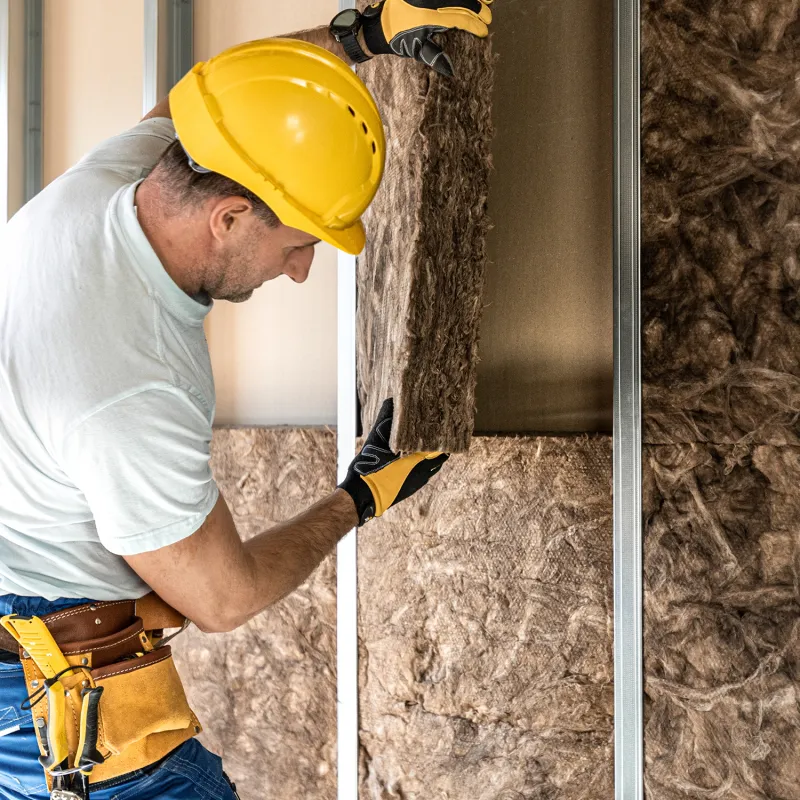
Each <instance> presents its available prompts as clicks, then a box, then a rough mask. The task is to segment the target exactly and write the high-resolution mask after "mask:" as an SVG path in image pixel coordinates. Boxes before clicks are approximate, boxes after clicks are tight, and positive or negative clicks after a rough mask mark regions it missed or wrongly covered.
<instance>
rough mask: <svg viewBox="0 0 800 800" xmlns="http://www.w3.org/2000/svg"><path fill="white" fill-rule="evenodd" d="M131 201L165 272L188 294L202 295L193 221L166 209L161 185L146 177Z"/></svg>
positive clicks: (201, 277)
mask: <svg viewBox="0 0 800 800" xmlns="http://www.w3.org/2000/svg"><path fill="white" fill-rule="evenodd" d="M134 203H135V205H136V216H137V219H138V221H139V225H140V227H141V229H142V232H143V233H144V235H145V236H146V237H147V240H148V241H149V242H150V246H151V247H152V248H153V250H154V251H155V254H156V255H157V256H158V259H159V261H160V262H161V264H162V266H163V267H164V269H165V270H166V272H167V274H168V275H169V276H170V277H171V278H172V280H173V281H175V283H176V284H177V285H178V286H179V287H180V288H181V289H183V291H184V292H186V294H188V295H189V296H190V297H194V298H200V297H202V296H203V274H202V267H203V262H202V259H201V258H199V257H198V244H201V243H200V242H198V236H197V225H196V223H195V221H194V220H193V219H192V217H191V216H189V215H187V216H182V215H177V214H175V213H174V211H173V212H172V213H169V211H168V209H169V204H168V202H167V201H166V199H165V198H164V197H163V194H162V190H161V187H160V186H159V185H158V183H157V182H156V181H153V180H151V179H150V178H146V179H145V180H144V181H142V183H140V184H139V186H138V187H137V188H136V197H135V198H134ZM200 302H202V301H200Z"/></svg>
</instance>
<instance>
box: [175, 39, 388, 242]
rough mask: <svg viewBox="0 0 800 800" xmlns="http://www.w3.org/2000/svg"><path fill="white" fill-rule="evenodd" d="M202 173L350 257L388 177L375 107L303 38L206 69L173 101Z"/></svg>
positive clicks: (248, 47) (339, 65)
mask: <svg viewBox="0 0 800 800" xmlns="http://www.w3.org/2000/svg"><path fill="white" fill-rule="evenodd" d="M169 102H170V110H171V112H172V119H173V121H174V123H175V130H176V132H177V134H178V138H179V139H180V141H181V144H182V145H183V147H184V149H185V150H186V152H187V153H188V154H189V156H190V157H191V158H192V160H193V161H195V162H196V164H198V165H199V166H201V167H203V168H205V169H207V170H210V171H211V172H218V173H220V174H221V175H224V176H225V177H227V178H230V179H231V180H234V181H236V182H237V183H240V184H241V185H242V186H244V187H246V188H247V189H249V190H250V191H251V192H253V193H254V194H255V195H257V196H258V197H260V198H261V199H262V200H263V201H264V202H265V203H266V204H267V205H268V206H269V207H270V208H271V209H272V210H273V211H274V212H275V213H276V214H277V216H278V219H280V221H281V222H282V223H283V224H284V225H288V226H290V227H292V228H299V229H300V230H302V231H305V232H306V233H310V234H311V235H312V236H317V237H318V238H320V239H322V240H324V241H326V242H330V243H331V244H332V245H334V246H335V247H338V248H339V249H340V250H344V251H345V252H347V253H353V254H358V253H360V252H361V250H363V248H364V226H363V225H362V224H361V215H362V214H363V212H364V210H365V209H366V208H367V206H368V205H369V204H370V203H371V202H372V198H373V197H374V196H375V192H376V191H377V190H378V185H379V184H380V182H381V177H382V176H383V166H384V160H385V157H386V140H385V137H384V133H383V124H382V123H381V117H380V114H379V112H378V108H377V106H376V105H375V101H374V100H373V99H372V96H371V95H370V93H369V90H368V89H367V87H366V86H365V85H364V84H363V82H362V81H361V80H360V79H359V78H358V77H357V76H356V74H355V73H354V72H353V71H352V70H351V69H350V68H349V67H348V66H347V65H346V64H345V63H344V62H343V61H341V60H340V59H338V58H336V56H334V55H332V54H331V53H329V52H328V51H327V50H324V49H323V48H321V47H317V46H316V45H313V44H309V43H307V42H302V41H299V40H296V39H262V40H260V41H256V42H249V43H248V44H242V45H238V46H237V47H232V48H231V49H230V50H226V51H225V52H223V53H221V54H220V55H218V56H216V57H215V58H212V59H211V60H210V61H206V62H202V63H200V64H197V65H196V66H195V67H194V68H193V69H192V71H191V72H189V73H188V74H187V75H186V76H185V77H184V78H182V79H181V81H180V82H179V83H178V84H176V85H175V87H174V88H173V89H172V91H171V92H170V95H169Z"/></svg>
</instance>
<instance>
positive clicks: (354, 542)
mask: <svg viewBox="0 0 800 800" xmlns="http://www.w3.org/2000/svg"><path fill="white" fill-rule="evenodd" d="M355 5H356V4H355V2H354V0H339V10H340V11H343V10H345V9H347V8H355ZM338 274H339V283H338V308H337V319H338V349H337V352H338V401H337V440H338V471H339V480H340V481H341V480H343V479H344V477H345V475H346V473H347V468H348V467H349V466H350V462H351V461H352V460H353V458H354V457H355V449H356V433H357V430H358V428H357V424H358V423H357V414H358V399H357V390H356V258H355V256H350V255H347V253H343V252H341V251H339V262H338ZM336 606H337V607H336V676H337V706H336V708H337V737H338V738H337V741H338V765H337V770H338V790H337V797H338V800H358V749H359V740H358V531H357V530H354V531H352V532H351V533H349V534H348V535H347V536H346V537H345V538H344V539H342V540H341V541H340V542H339V546H338V548H337V550H336Z"/></svg>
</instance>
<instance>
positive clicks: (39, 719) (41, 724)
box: [36, 717, 45, 728]
mask: <svg viewBox="0 0 800 800" xmlns="http://www.w3.org/2000/svg"><path fill="white" fill-rule="evenodd" d="M44 726H45V721H44V717H36V727H37V728H44Z"/></svg>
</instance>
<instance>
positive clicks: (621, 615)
mask: <svg viewBox="0 0 800 800" xmlns="http://www.w3.org/2000/svg"><path fill="white" fill-rule="evenodd" d="M640 17H641V9H640V0H616V2H615V6H614V745H615V746H614V760H615V797H616V800H641V798H642V797H643V775H644V741H643V736H644V725H643V702H642V699H643V694H642V533H643V530H642V529H643V526H642V409H641V395H642V376H641V303H640V232H641V205H640V196H641V192H640V154H641V121H640V100H639V95H640V70H639V62H640V49H639V48H640Z"/></svg>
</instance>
